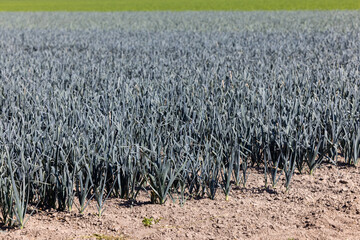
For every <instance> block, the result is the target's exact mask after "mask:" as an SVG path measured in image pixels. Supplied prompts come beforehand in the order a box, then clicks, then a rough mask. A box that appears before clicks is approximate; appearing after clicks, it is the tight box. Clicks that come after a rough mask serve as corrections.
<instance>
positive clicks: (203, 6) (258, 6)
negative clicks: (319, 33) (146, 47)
mask: <svg viewBox="0 0 360 240" xmlns="http://www.w3.org/2000/svg"><path fill="white" fill-rule="evenodd" d="M340 9H343V10H354V9H360V2H359V1H358V0H341V1H338V0H291V1H288V0H182V1H178V0H102V1H99V0H0V11H154V10H155V11H159V10H160V11H188V10H191V11H200V10H207V11H209V10H230V11H234V10H242V11H249V10H250V11H254V10H340Z"/></svg>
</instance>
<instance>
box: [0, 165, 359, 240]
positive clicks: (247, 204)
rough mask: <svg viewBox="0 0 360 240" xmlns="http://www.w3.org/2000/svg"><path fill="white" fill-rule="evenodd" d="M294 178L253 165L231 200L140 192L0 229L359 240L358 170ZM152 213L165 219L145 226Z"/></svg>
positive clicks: (6, 233)
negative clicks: (99, 212) (154, 199)
mask: <svg viewBox="0 0 360 240" xmlns="http://www.w3.org/2000/svg"><path fill="white" fill-rule="evenodd" d="M291 184H292V185H291V189H290V190H289V192H285V189H284V187H282V186H281V187H279V188H278V189H276V190H269V189H264V187H263V186H264V179H263V175H262V174H261V173H260V172H258V171H256V170H254V169H253V170H251V173H250V175H249V179H248V185H247V188H246V189H244V188H236V189H233V190H232V191H231V195H230V199H229V201H225V199H224V198H225V197H224V194H223V193H222V192H221V189H219V191H218V195H217V198H216V200H210V199H201V200H189V201H187V202H186V204H185V206H183V207H181V206H180V205H179V204H178V203H173V202H172V201H170V200H168V201H167V202H166V204H165V205H154V204H150V203H149V202H148V197H147V195H146V193H141V196H140V198H139V200H140V201H139V203H138V204H137V205H135V206H133V207H129V206H128V205H127V204H126V202H124V201H122V200H117V199H111V200H109V201H108V202H107V204H106V210H105V212H104V214H103V216H102V217H101V218H98V217H97V216H96V214H95V213H96V206H95V205H94V204H93V205H90V206H89V207H88V208H87V209H86V214H84V215H80V214H78V213H76V212H77V210H76V209H75V210H74V211H73V212H72V213H66V212H55V211H38V212H37V213H35V214H34V215H33V216H32V217H31V218H30V220H29V222H28V223H27V225H26V228H25V229H23V230H18V229H4V228H2V229H0V239H286V240H289V239H360V171H359V169H357V168H354V167H348V166H347V167H341V166H339V167H334V166H330V165H324V166H322V168H320V169H318V170H316V172H315V173H314V174H313V175H312V176H310V175H306V174H305V175H298V174H297V175H295V176H294V178H293V180H292V183H291ZM150 217H153V218H154V219H159V222H157V223H155V221H154V223H153V224H152V226H150V227H145V226H144V224H143V223H142V221H143V219H144V218H150ZM112 237H114V238H112ZM115 237H118V238H115Z"/></svg>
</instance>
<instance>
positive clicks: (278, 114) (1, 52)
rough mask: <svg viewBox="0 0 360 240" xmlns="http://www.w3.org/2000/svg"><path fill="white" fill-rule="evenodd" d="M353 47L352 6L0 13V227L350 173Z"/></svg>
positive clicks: (356, 107) (354, 148) (358, 142)
mask: <svg viewBox="0 0 360 240" xmlns="http://www.w3.org/2000/svg"><path fill="white" fill-rule="evenodd" d="M135 20H136V21H135ZM359 42H360V14H359V12H357V11H345V12H341V11H340V12H338V11H334V12H277V13H276V14H275V13H274V12H251V13H240V12H228V13H225V12H202V13H199V12H179V13H167V12H153V13H54V14H49V13H21V14H17V13H2V14H0V66H1V68H0V212H1V213H0V222H1V224H2V225H6V226H9V227H10V226H17V227H20V228H23V227H24V226H26V222H27V219H28V217H29V216H30V215H31V214H32V210H33V209H56V210H59V211H78V212H79V213H80V214H83V213H84V212H86V211H87V206H88V204H89V203H90V202H95V203H96V207H97V210H96V212H97V215H98V216H99V217H100V216H102V214H103V212H104V209H106V204H107V201H108V200H111V199H114V198H115V199H117V198H121V199H125V200H127V201H128V202H129V203H130V204H135V203H136V202H137V198H138V196H139V194H142V193H148V200H149V201H151V203H157V204H164V203H165V202H166V201H174V202H177V203H179V204H180V205H184V204H185V205H186V204H187V203H186V201H187V200H188V199H204V198H208V199H215V197H216V196H218V195H219V193H221V195H220V197H222V198H224V199H225V200H229V196H230V198H231V192H232V189H233V188H240V187H241V188H244V189H246V188H247V180H248V178H249V176H251V172H252V171H253V169H257V170H261V173H262V174H260V175H256V176H257V178H261V181H262V183H263V187H264V188H265V189H276V188H278V187H279V186H283V187H284V189H285V191H286V192H287V191H291V187H292V178H293V176H294V175H295V174H305V175H306V174H314V173H315V172H316V171H317V169H318V168H319V167H321V166H322V164H324V163H325V164H333V165H339V164H341V165H346V166H349V167H351V166H358V163H359V160H360V45H359Z"/></svg>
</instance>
